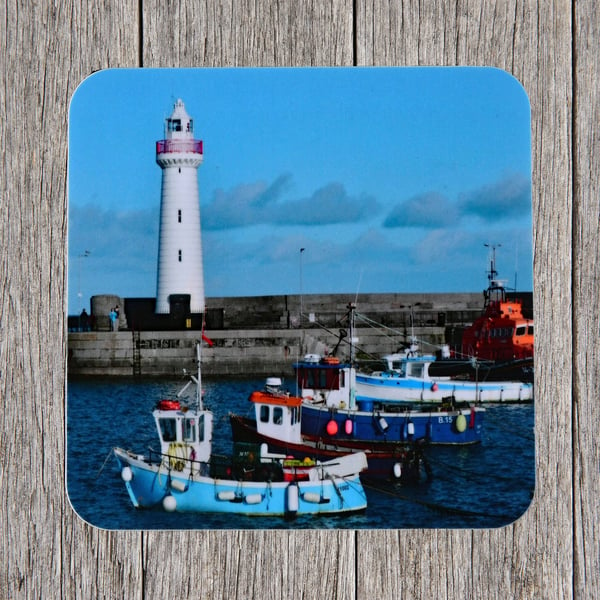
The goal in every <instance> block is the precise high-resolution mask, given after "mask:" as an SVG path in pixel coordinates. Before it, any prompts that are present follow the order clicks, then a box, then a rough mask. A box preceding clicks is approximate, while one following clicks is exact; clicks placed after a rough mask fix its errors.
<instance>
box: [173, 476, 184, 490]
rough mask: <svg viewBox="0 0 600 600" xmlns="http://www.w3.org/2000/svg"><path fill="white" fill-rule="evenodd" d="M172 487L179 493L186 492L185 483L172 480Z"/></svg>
mask: <svg viewBox="0 0 600 600" xmlns="http://www.w3.org/2000/svg"><path fill="white" fill-rule="evenodd" d="M171 487H172V488H173V489H174V490H177V491H178V492H185V483H184V482H183V481H179V480H177V479H171Z"/></svg>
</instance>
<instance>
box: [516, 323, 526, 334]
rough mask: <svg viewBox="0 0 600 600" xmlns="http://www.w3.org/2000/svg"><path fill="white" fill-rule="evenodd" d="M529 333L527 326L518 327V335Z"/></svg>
mask: <svg viewBox="0 0 600 600" xmlns="http://www.w3.org/2000/svg"><path fill="white" fill-rule="evenodd" d="M526 333H527V325H519V326H518V327H517V331H516V334H517V335H525V334H526Z"/></svg>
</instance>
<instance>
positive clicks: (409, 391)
mask: <svg viewBox="0 0 600 600" xmlns="http://www.w3.org/2000/svg"><path fill="white" fill-rule="evenodd" d="M383 362H384V365H385V368H384V370H381V371H372V372H370V373H367V372H357V374H356V396H357V399H359V400H362V401H366V402H373V403H376V402H380V403H386V404H388V405H389V404H391V403H401V404H410V403H412V404H414V403H419V404H424V403H429V404H430V403H435V404H442V403H445V402H448V401H453V402H469V403H482V402H488V403H501V402H530V401H532V400H533V383H532V382H529V381H519V380H517V381H512V380H497V381H487V380H479V379H478V378H477V377H476V378H475V379H474V380H472V379H470V378H461V377H460V376H450V375H439V374H435V375H434V374H432V373H433V370H434V369H435V368H437V366H438V363H437V359H436V357H435V355H433V354H422V355H417V356H407V355H406V354H405V353H395V354H387V355H385V356H384V357H383ZM432 367H433V368H432ZM438 373H439V370H438Z"/></svg>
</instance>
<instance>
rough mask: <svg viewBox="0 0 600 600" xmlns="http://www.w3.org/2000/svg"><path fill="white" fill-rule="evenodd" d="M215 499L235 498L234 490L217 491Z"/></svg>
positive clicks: (229, 499)
mask: <svg viewBox="0 0 600 600" xmlns="http://www.w3.org/2000/svg"><path fill="white" fill-rule="evenodd" d="M217 499H218V500H228V501H231V500H234V499H235V492H233V491H222V492H217Z"/></svg>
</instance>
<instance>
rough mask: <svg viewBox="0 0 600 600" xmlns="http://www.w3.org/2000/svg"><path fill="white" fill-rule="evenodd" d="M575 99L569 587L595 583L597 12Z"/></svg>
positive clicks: (599, 367) (578, 24)
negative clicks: (571, 556) (571, 571)
mask: <svg viewBox="0 0 600 600" xmlns="http://www.w3.org/2000/svg"><path fill="white" fill-rule="evenodd" d="M574 19H575V27H574V31H575V39H574V44H573V52H574V57H573V59H574V61H573V64H574V69H573V84H574V90H575V93H574V100H573V165H574V166H573V170H574V179H573V209H574V210H573V336H574V340H573V342H574V343H573V354H574V365H573V366H574V373H573V504H574V524H573V549H574V558H575V560H574V585H573V590H574V595H575V597H577V598H594V597H597V596H598V590H600V543H599V539H600V521H599V519H600V517H599V516H600V478H599V477H598V470H599V467H600V442H599V439H598V432H597V425H598V423H600V401H599V397H598V382H599V381H600V311H598V299H600V269H599V267H598V262H599V260H598V259H599V257H600V243H599V240H600V186H599V176H598V174H599V173H600V94H599V90H598V81H599V78H600V62H599V60H598V40H599V39H600V17H599V16H598V7H597V5H596V4H595V3H594V2H592V1H591V0H590V1H588V2H577V3H576V5H575V12H574Z"/></svg>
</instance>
